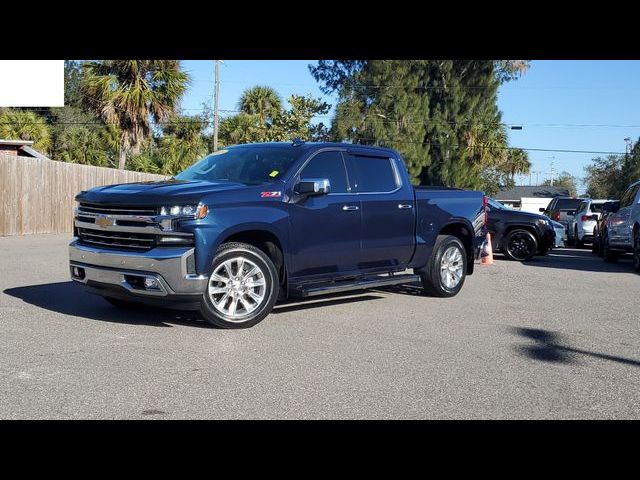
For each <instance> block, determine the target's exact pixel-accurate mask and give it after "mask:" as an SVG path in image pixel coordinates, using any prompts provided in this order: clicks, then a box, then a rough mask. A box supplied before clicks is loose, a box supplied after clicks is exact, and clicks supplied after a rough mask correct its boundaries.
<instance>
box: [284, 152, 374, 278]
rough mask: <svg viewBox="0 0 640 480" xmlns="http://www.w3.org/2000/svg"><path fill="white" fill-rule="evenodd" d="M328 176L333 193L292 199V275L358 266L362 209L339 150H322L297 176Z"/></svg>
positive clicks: (315, 273) (337, 271) (303, 177)
mask: <svg viewBox="0 0 640 480" xmlns="http://www.w3.org/2000/svg"><path fill="white" fill-rule="evenodd" d="M300 178H302V179H312V178H326V179H328V180H329V182H330V193H329V194H326V195H319V196H311V197H307V198H305V199H303V200H302V201H300V202H298V203H291V204H290V207H289V219H290V222H291V234H290V235H291V236H290V238H291V241H290V242H289V244H290V246H291V247H290V248H291V253H292V261H291V263H292V265H293V268H292V271H291V272H290V275H291V277H292V278H296V277H308V276H320V277H322V276H324V275H335V274H337V273H344V272H348V271H354V270H357V259H358V256H359V254H360V226H361V223H362V220H361V210H360V200H359V198H358V196H357V195H356V194H355V193H354V192H351V187H350V185H349V181H348V179H347V173H346V166H345V161H344V158H343V156H342V153H341V152H340V151H322V152H320V153H318V154H316V155H315V156H314V157H313V158H311V160H309V162H308V163H307V164H306V165H305V166H304V168H303V169H302V171H301V173H300V174H299V175H298V176H297V177H296V179H294V182H296V181H297V179H300Z"/></svg>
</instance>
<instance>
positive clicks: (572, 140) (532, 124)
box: [182, 60, 640, 193]
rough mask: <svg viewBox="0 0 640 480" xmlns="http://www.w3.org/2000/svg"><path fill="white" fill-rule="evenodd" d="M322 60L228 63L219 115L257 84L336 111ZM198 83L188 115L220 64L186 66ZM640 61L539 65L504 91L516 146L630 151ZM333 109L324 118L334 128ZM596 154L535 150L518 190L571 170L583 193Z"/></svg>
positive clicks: (502, 101)
mask: <svg viewBox="0 0 640 480" xmlns="http://www.w3.org/2000/svg"><path fill="white" fill-rule="evenodd" d="M315 62H316V61H315V60H225V61H224V63H223V64H221V65H220V103H219V108H220V114H221V116H227V115H232V114H233V112H232V111H234V110H237V104H238V100H239V98H240V95H241V94H242V92H243V90H245V89H246V88H249V87H251V86H254V85H258V84H259V85H268V86H271V87H273V88H275V89H276V90H277V91H278V92H279V93H280V95H281V96H282V98H283V99H285V100H286V99H287V98H288V97H289V96H290V95H291V94H292V93H297V94H302V95H305V94H311V95H312V96H314V97H320V98H322V99H323V100H324V101H326V102H328V103H330V104H332V105H335V103H336V98H334V97H332V96H327V95H324V94H323V93H322V92H321V91H320V88H319V87H318V83H317V82H316V81H315V80H314V79H313V77H312V76H311V74H310V73H309V68H308V65H309V64H314V63H315ZM183 67H184V68H185V70H187V71H188V72H189V73H190V74H191V77H192V84H191V87H190V89H189V91H188V93H187V95H186V96H185V98H184V99H183V104H182V107H183V109H184V110H185V113H188V114H194V113H197V112H198V111H201V110H202V104H203V103H204V102H206V103H208V104H209V105H213V78H214V75H213V72H214V63H213V61H206V60H185V61H183ZM639 90H640V61H631V60H629V61H627V60H623V61H609V60H607V61H595V60H572V61H566V60H535V61H532V62H531V64H530V68H529V70H528V72H527V73H526V74H525V75H524V76H522V77H521V78H519V79H518V80H515V81H512V82H507V83H505V84H503V85H502V86H501V87H500V90H499V92H498V106H499V108H500V110H501V111H502V119H503V122H504V123H506V124H509V125H518V126H522V130H509V146H512V147H522V148H529V149H540V150H586V151H593V152H620V153H624V152H625V146H626V145H625V140H624V139H625V138H631V139H632V141H634V142H635V141H636V140H638V138H639V137H640V95H639V93H640V91H639ZM332 113H333V109H332V111H331V112H329V114H328V115H326V116H324V117H322V118H317V119H316V121H322V122H323V123H325V124H328V123H330V120H331V115H332ZM597 156H601V155H600V154H597V153H570V152H546V151H536V150H530V151H529V159H530V161H531V163H532V168H531V175H527V176H521V177H517V178H516V183H517V184H519V185H529V184H530V183H529V182H530V181H531V184H534V185H535V184H536V180H537V181H538V183H542V182H543V181H544V180H546V179H548V178H550V176H551V168H552V162H553V170H554V172H555V173H554V175H555V176H557V175H558V173H560V172H563V171H567V172H569V173H570V174H572V175H574V176H576V177H578V180H579V182H578V193H583V191H584V184H583V182H582V178H583V177H584V167H585V166H586V165H588V164H589V163H590V160H591V159H592V158H594V157H597Z"/></svg>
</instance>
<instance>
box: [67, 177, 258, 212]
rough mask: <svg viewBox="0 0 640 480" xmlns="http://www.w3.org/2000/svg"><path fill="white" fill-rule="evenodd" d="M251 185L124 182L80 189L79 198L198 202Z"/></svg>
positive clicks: (116, 201) (123, 202)
mask: <svg viewBox="0 0 640 480" xmlns="http://www.w3.org/2000/svg"><path fill="white" fill-rule="evenodd" d="M241 188H247V186H246V185H244V184H241V183H234V182H224V181H221V182H206V181H202V180H174V179H170V180H162V181H157V182H137V183H121V184H118V185H107V186H104V187H96V188H92V189H91V190H88V191H83V192H80V193H79V194H78V195H77V196H76V200H78V201H83V202H91V203H103V204H111V205H150V206H161V205H167V204H174V203H175V204H189V203H198V202H199V201H200V200H201V199H202V197H203V196H204V195H207V194H210V193H214V192H222V191H226V190H236V189H241Z"/></svg>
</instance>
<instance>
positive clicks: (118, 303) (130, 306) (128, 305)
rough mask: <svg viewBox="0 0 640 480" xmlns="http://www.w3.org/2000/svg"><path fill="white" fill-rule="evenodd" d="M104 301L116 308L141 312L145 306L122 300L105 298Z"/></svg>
mask: <svg viewBox="0 0 640 480" xmlns="http://www.w3.org/2000/svg"><path fill="white" fill-rule="evenodd" d="M104 299H105V300H106V301H107V302H109V303H110V304H111V305H113V306H114V307H118V308H122V309H124V310H139V309H140V308H141V307H142V306H143V304H141V303H138V302H130V301H128V300H121V299H119V298H112V297H104Z"/></svg>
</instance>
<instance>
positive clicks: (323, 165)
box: [300, 152, 347, 193]
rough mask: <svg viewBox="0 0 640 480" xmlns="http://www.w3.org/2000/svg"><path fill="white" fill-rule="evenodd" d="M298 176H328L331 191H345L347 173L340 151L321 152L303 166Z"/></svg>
mask: <svg viewBox="0 0 640 480" xmlns="http://www.w3.org/2000/svg"><path fill="white" fill-rule="evenodd" d="M300 178H328V179H329V183H330V188H331V193H346V192H347V174H346V171H345V168H344V161H343V160H342V154H341V153H340V152H322V153H319V154H317V155H316V156H315V157H313V158H312V159H311V161H310V162H309V163H307V165H306V166H305V167H304V169H303V170H302V173H301V174H300Z"/></svg>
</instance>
